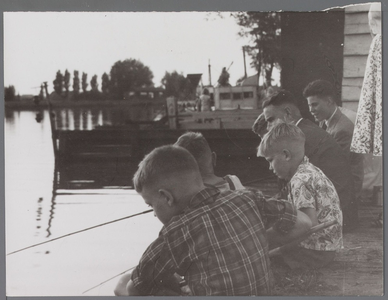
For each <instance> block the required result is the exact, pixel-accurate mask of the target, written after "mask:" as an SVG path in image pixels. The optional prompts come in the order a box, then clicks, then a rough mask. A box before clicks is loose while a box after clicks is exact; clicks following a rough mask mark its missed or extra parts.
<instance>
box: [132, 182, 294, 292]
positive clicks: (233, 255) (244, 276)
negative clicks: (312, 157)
mask: <svg viewBox="0 0 388 300" xmlns="http://www.w3.org/2000/svg"><path fill="white" fill-rule="evenodd" d="M295 222H296V210H295V208H294V207H293V206H292V205H291V204H290V203H289V202H286V201H282V200H275V199H270V200H266V199H265V198H264V196H263V194H262V193H261V192H259V191H248V190H242V191H226V192H222V193H220V191H219V190H217V189H215V188H206V189H204V190H202V191H201V192H199V193H198V194H197V195H195V196H194V197H193V199H192V200H191V201H190V204H189V206H188V207H187V208H186V210H185V211H184V212H183V213H182V214H180V215H178V216H175V217H173V218H172V219H171V221H170V222H169V223H168V224H167V225H166V226H164V227H163V228H162V230H161V231H160V234H159V237H158V238H157V239H156V240H155V241H154V242H153V243H152V244H151V245H150V246H149V247H148V248H147V250H146V251H145V252H144V254H143V256H142V258H141V260H140V263H139V265H138V266H137V267H136V268H135V270H134V271H133V273H132V281H133V283H134V285H135V287H136V288H137V290H138V291H139V292H140V293H141V294H142V295H155V294H156V293H157V292H158V290H160V289H161V288H162V287H163V280H166V279H167V278H169V277H170V276H171V275H173V274H174V273H178V274H179V275H181V276H184V277H185V280H186V282H187V284H188V286H189V287H190V289H191V292H192V294H193V295H194V296H201V295H207V296H210V295H219V296H233V295H269V294H270V293H271V277H272V274H271V271H270V266H269V258H268V244H267V240H266V225H267V224H269V223H271V224H273V223H274V225H273V227H274V229H275V230H277V231H278V232H280V233H282V234H285V233H287V232H288V231H289V230H290V229H291V228H292V227H293V226H294V224H295Z"/></svg>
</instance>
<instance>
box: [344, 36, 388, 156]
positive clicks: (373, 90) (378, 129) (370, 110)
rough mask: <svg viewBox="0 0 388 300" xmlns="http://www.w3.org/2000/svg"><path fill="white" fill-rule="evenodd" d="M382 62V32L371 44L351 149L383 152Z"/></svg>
mask: <svg viewBox="0 0 388 300" xmlns="http://www.w3.org/2000/svg"><path fill="white" fill-rule="evenodd" d="M381 81H382V64H381V34H377V35H376V36H375V37H374V39H373V41H372V44H371V47H370V50H369V55H368V60H367V63H366V69H365V76H364V82H363V85H362V90H361V96H360V102H359V104H358V110H357V117H356V123H355V126H354V133H353V139H352V144H351V146H350V151H352V152H355V153H373V155H376V156H377V155H378V156H381V155H382V152H383V135H382V112H383V107H382V83H381Z"/></svg>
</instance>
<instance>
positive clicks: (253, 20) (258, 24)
mask: <svg viewBox="0 0 388 300" xmlns="http://www.w3.org/2000/svg"><path fill="white" fill-rule="evenodd" d="M232 16H234V18H235V19H236V21H237V24H238V25H240V26H241V31H240V33H239V34H240V36H245V37H250V39H251V44H250V45H248V46H246V47H245V49H246V50H247V52H248V54H249V56H250V57H251V59H252V66H253V67H255V68H256V70H257V72H258V73H259V74H261V73H264V76H265V83H266V86H271V81H272V71H273V68H274V67H278V68H280V67H281V66H280V61H281V55H280V50H281V41H280V34H281V27H280V25H281V23H280V13H277V12H237V13H232Z"/></svg>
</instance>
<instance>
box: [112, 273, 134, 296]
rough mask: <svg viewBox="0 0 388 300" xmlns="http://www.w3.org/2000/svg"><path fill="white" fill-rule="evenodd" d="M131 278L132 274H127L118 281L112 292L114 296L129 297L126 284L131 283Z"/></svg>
mask: <svg viewBox="0 0 388 300" xmlns="http://www.w3.org/2000/svg"><path fill="white" fill-rule="evenodd" d="M131 276H132V273H129V274H125V275H123V276H121V277H120V280H119V282H118V283H117V285H116V287H115V290H114V294H115V296H129V295H128V291H127V284H128V282H129V281H131Z"/></svg>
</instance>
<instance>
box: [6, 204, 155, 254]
mask: <svg viewBox="0 0 388 300" xmlns="http://www.w3.org/2000/svg"><path fill="white" fill-rule="evenodd" d="M152 211H154V210H153V209H149V210H145V211H143V212H140V213H137V214H133V215H130V216H127V217H123V218H120V219H117V220H113V221H109V222H106V223H102V224H99V225H95V226H92V227H89V228H85V229H81V230H78V231H75V232H72V233H68V234H65V235H62V236H59V237H56V238H53V239H50V240H48V241H44V242H41V243H38V244H34V245H31V246H28V247H25V248H22V249H19V250H16V251H13V252H10V253H8V254H7V256H8V255H11V254H15V253H18V252H20V251H23V250H27V249H30V248H33V247H36V246H39V245H43V244H47V243H50V242H52V241H56V240H59V239H62V238H64V237H68V236H70V235H74V234H77V233H80V232H84V231H87V230H90V229H93V228H97V227H101V226H104V225H108V224H112V223H115V222H118V221H122V220H125V219H129V218H132V217H136V216H139V215H142V214H147V213H149V212H152Z"/></svg>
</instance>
